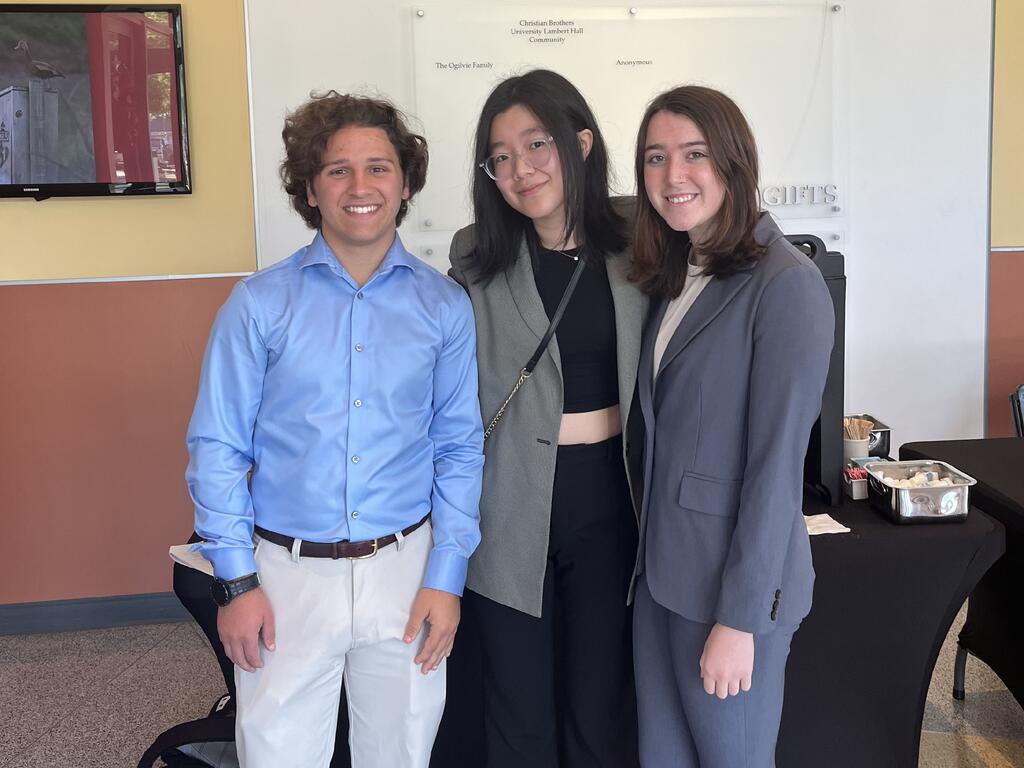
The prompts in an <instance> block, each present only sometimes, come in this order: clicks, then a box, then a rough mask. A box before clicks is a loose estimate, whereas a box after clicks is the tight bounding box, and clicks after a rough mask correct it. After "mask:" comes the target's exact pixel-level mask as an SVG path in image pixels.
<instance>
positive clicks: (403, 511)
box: [186, 234, 484, 594]
mask: <svg viewBox="0 0 1024 768" xmlns="http://www.w3.org/2000/svg"><path fill="white" fill-rule="evenodd" d="M187 444H188V450H189V456H190V460H189V465H188V470H187V472H186V480H187V482H188V490H189V494H190V495H191V496H192V500H193V501H194V502H195V509H196V531H197V532H198V533H199V535H200V536H202V537H203V538H204V539H206V541H205V543H202V544H200V545H198V549H199V551H200V552H201V553H202V554H203V555H204V556H205V557H207V558H208V559H209V560H211V561H212V562H213V567H214V572H215V573H216V574H217V576H219V577H220V578H223V579H233V578H237V577H239V576H243V575H245V574H247V573H252V572H254V571H255V570H256V564H255V560H254V558H253V547H252V534H253V524H254V522H255V523H256V524H258V525H259V526H260V527H262V528H266V529H268V530H272V531H276V532H278V533H283V534H286V535H288V536H295V537H298V538H301V539H304V540H307V541H326V542H330V541H342V540H346V539H347V540H350V541H365V540H369V539H375V538H378V537H381V536H386V535H388V534H392V533H395V532H396V531H400V530H402V529H403V528H406V527H408V526H409V525H411V524H413V523H415V522H416V521H418V520H420V519H421V518H422V517H423V516H424V515H426V514H427V513H428V512H429V513H430V514H431V523H432V525H433V535H434V548H433V551H432V553H431V556H430V561H429V563H428V566H427V572H426V576H425V579H424V582H423V586H425V587H432V588H434V589H441V590H444V591H446V592H452V593H454V594H462V589H463V586H464V585H465V581H466V568H467V563H468V561H469V556H470V555H471V554H472V553H473V550H474V549H476V546H477V544H478V543H479V541H480V526H479V520H480V515H479V502H480V480H481V475H482V471H483V463H484V457H483V430H482V425H481V422H480V404H479V401H478V399H477V367H476V332H475V326H474V323H473V310H472V306H471V305H470V302H469V298H468V297H467V296H466V294H465V292H464V291H463V289H462V288H461V287H459V286H458V285H457V284H456V283H455V282H454V281H452V280H451V279H449V278H448V277H446V276H444V275H442V274H440V273H439V272H437V271H436V270H434V269H432V268H431V267H429V266H427V265H426V264H424V263H423V262H421V261H420V260H419V259H417V258H415V257H414V256H412V255H411V254H410V253H409V252H408V251H406V250H405V248H404V246H403V245H402V243H401V240H399V238H398V237H397V236H396V237H395V241H394V243H393V244H392V246H391V248H390V249H389V250H388V253H387V255H386V256H385V258H384V261H383V262H382V263H381V265H380V268H379V269H378V270H377V271H376V272H375V273H374V275H373V276H372V277H371V278H370V280H369V281H367V283H366V284H365V285H364V286H362V287H360V286H359V285H358V284H357V283H356V282H355V281H354V280H353V279H352V277H351V276H350V275H349V274H348V273H347V272H346V271H345V269H344V268H343V267H342V266H341V263H340V262H339V261H338V260H337V259H336V258H335V256H334V253H333V252H332V251H331V249H330V247H329V246H328V245H327V243H326V241H325V240H324V239H323V236H322V235H320V234H318V235H317V236H316V238H315V239H314V240H313V242H312V243H311V244H310V245H309V246H307V247H305V248H302V249H301V250H299V251H297V252H296V253H294V254H293V255H292V256H290V257H289V258H288V259H286V260H285V261H282V262H280V263H278V264H275V265H273V266H271V267H268V268H267V269H264V270H261V271H260V272H257V273H255V274H253V275H250V276H249V277H246V278H244V279H243V280H241V281H239V282H238V284H237V285H236V286H235V288H234V290H233V291H232V293H231V295H230V297H229V298H228V300H227V302H225V304H224V306H223V307H221V309H220V311H219V312H218V313H217V319H216V320H215V321H214V324H213V329H212V331H211V333H210V341H209V344H208V345H207V348H206V356H205V358H204V360H203V370H202V374H201V377H200V382H199V395H198V398H197V400H196V406H195V410H194V412H193V414H192V420H191V422H190V423H189V427H188V439H187ZM250 470H252V479H251V480H250V481H249V482H246V474H247V473H248V472H249V471H250Z"/></svg>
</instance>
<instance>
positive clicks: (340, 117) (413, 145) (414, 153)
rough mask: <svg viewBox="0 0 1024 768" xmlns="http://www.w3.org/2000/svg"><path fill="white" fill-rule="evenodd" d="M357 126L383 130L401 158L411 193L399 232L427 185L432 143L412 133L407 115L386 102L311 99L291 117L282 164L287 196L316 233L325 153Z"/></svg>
mask: <svg viewBox="0 0 1024 768" xmlns="http://www.w3.org/2000/svg"><path fill="white" fill-rule="evenodd" d="M351 126H360V127H364V128H380V129H382V130H383V131H384V133H386V134H387V136H388V139H389V140H390V141H391V144H392V146H393V147H394V148H395V152H396V153H397V154H398V161H399V165H400V166H401V168H402V176H403V178H404V179H405V183H406V184H407V185H408V187H409V199H408V200H403V201H402V204H401V206H400V207H399V209H398V215H397V216H396V217H395V226H398V225H399V224H401V223H402V219H404V218H405V215H406V214H407V213H408V212H409V203H410V202H411V201H412V198H413V197H415V195H416V193H417V192H419V191H420V190H421V189H423V185H424V184H426V182H427V159H428V154H427V140H426V139H424V138H423V137H422V136H420V135H418V134H415V133H413V132H412V131H410V130H409V128H408V127H407V126H406V117H405V115H403V114H402V113H401V112H400V111H399V110H398V109H397V108H396V107H395V106H394V105H393V104H391V103H390V102H388V101H385V100H384V99H374V98H370V97H368V96H351V95H349V94H343V93H338V92H337V91H333V90H332V91H327V93H319V94H318V93H311V94H310V95H309V101H307V102H306V103H305V104H303V105H302V106H301V107H299V108H298V109H296V110H295V111H294V112H290V113H289V114H288V116H287V117H286V118H285V121H284V130H282V131H281V138H282V139H284V151H285V158H284V161H283V162H282V163H281V181H282V183H283V184H284V191H285V192H287V193H288V196H289V197H291V199H292V207H293V208H295V210H296V211H297V212H298V214H299V215H300V216H301V217H302V218H303V220H304V221H305V222H306V224H307V225H309V227H310V228H311V229H319V228H320V222H321V217H320V209H319V208H315V207H313V206H311V205H310V204H309V202H308V201H307V199H306V193H307V188H308V185H310V184H311V183H312V182H313V179H314V178H316V175H317V174H318V173H320V171H321V169H322V168H323V157H324V152H325V151H326V150H327V143H328V142H329V141H330V140H331V137H332V136H333V135H334V134H335V133H337V132H338V131H339V130H341V129H342V128H348V127H351Z"/></svg>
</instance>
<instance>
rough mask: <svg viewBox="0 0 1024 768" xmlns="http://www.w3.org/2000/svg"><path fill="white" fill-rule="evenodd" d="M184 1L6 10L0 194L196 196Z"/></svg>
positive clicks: (1, 26)
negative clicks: (189, 126)
mask: <svg viewBox="0 0 1024 768" xmlns="http://www.w3.org/2000/svg"><path fill="white" fill-rule="evenodd" d="M185 113H186V102H185V69H184V55H183V47H182V36H181V6H178V5H132V6H128V5H24V4H5V3H0V196H2V197H35V198H36V199H37V200H42V199H45V198H47V197H52V196H55V195H119V194H121V195H123V194H159V193H189V192H191V191H192V188H191V180H190V172H189V170H190V169H189V159H188V133H187V130H186V129H187V121H186V114H185Z"/></svg>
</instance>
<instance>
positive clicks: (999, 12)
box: [992, 0, 1024, 248]
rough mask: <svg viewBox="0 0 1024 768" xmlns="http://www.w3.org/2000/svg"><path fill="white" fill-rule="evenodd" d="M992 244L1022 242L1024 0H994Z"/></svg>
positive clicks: (1022, 244)
mask: <svg viewBox="0 0 1024 768" xmlns="http://www.w3.org/2000/svg"><path fill="white" fill-rule="evenodd" d="M995 37H996V41H995V46H996V51H995V73H994V77H995V83H994V85H993V96H992V98H993V104H992V247H993V248H1016V247H1024V185H1022V184H1021V179H1022V178H1024V139H1022V136H1024V2H1021V0H996V30H995Z"/></svg>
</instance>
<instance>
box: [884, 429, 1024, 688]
mask: <svg viewBox="0 0 1024 768" xmlns="http://www.w3.org/2000/svg"><path fill="white" fill-rule="evenodd" d="M900 458H901V459H935V460H938V461H945V462H946V463H948V464H952V465H953V466H954V467H956V468H957V469H959V470H961V471H963V472H966V473H967V474H968V475H970V476H971V477H973V478H974V479H975V480H977V481H978V484H977V485H976V486H974V487H973V488H971V504H972V505H973V506H975V507H977V508H979V509H981V510H984V511H985V513H986V514H988V515H991V516H992V517H994V518H995V519H996V520H998V521H999V522H1001V523H1002V524H1003V525H1004V526H1005V527H1006V554H1005V555H1004V556H1003V557H1002V558H1001V559H1000V560H999V562H997V563H996V564H995V565H994V566H992V569H991V570H990V571H989V572H988V573H987V574H985V576H984V578H982V580H981V581H980V582H978V585H977V586H976V587H975V589H974V591H973V592H972V593H971V598H970V600H969V601H968V603H967V621H966V622H965V623H964V628H963V629H962V630H961V632H960V636H959V639H958V644H959V646H960V649H961V652H958V654H957V670H958V673H959V674H958V675H957V677H958V678H959V680H958V682H959V684H960V685H959V686H958V687H959V691H958V692H957V694H956V695H957V697H958V698H960V697H962V695H963V687H962V681H963V677H962V673H963V663H964V662H965V661H966V656H965V655H962V654H963V652H966V651H969V652H970V653H971V654H973V655H974V656H976V657H978V658H979V659H981V660H982V661H984V662H985V663H986V664H988V665H989V666H990V667H991V668H992V669H993V671H994V672H995V673H996V674H997V675H999V678H1000V679H1001V680H1002V681H1003V683H1004V684H1005V685H1006V687H1007V688H1008V689H1009V690H1010V692H1011V693H1012V694H1013V695H1014V697H1015V698H1016V699H1017V702H1018V703H1019V704H1020V705H1021V706H1022V707H1024V659H1022V658H1021V648H1024V602H1022V601H1021V597H1020V595H1021V587H1022V586H1024V439H1022V438H1019V437H1006V438H991V439H986V440H943V441H938V442H928V443H908V444H907V445H904V446H903V447H902V448H901V449H900Z"/></svg>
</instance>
